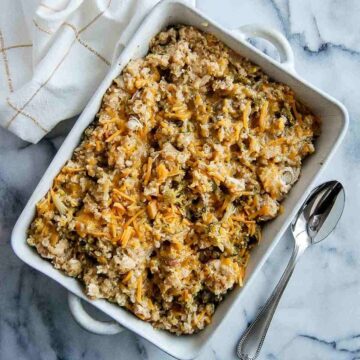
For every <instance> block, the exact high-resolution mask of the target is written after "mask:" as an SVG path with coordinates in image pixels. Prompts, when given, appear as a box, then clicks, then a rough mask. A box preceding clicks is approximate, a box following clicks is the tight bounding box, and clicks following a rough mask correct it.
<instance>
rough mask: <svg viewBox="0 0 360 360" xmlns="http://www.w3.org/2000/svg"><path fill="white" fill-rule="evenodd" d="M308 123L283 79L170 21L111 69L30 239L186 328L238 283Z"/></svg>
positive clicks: (119, 298) (94, 288)
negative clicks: (112, 75)
mask: <svg viewBox="0 0 360 360" xmlns="http://www.w3.org/2000/svg"><path fill="white" fill-rule="evenodd" d="M318 133H319V121H318V119H317V118H316V117H315V116H314V115H313V114H312V113H311V112H310V110H309V109H308V108H307V107H305V106H304V105H303V104H301V103H300V102H299V101H297V100H296V98H295V94H294V92H293V91H292V90H291V89H290V88H289V87H288V86H286V85H284V84H281V83H278V82H276V81H274V80H272V79H270V78H269V77H268V76H267V75H266V74H265V73H264V72H263V71H262V70H261V69H260V68H259V67H258V66H257V65H255V64H253V63H251V62H250V61H248V60H247V59H245V58H243V57H241V56H240V55H238V54H235V53H234V52H233V51H232V50H231V49H229V48H228V47H227V46H225V45H224V44H223V43H221V42H220V41H219V40H217V39H216V38H215V37H214V36H213V35H210V34H208V33H205V32H201V31H199V30H197V29H195V28H193V27H189V26H175V27H170V28H169V29H167V30H165V31H163V32H161V33H159V34H158V35H157V36H156V37H155V38H154V39H153V40H152V41H151V43H150V50H149V53H148V54H147V55H146V56H145V57H144V58H141V59H135V60H132V61H130V63H129V64H128V65H127V66H126V67H125V69H124V70H123V71H122V74H120V75H119V76H118V77H117V78H116V79H114V82H113V84H112V85H111V86H110V88H109V89H108V90H107V92H106V94H105V95H104V97H103V101H102V104H101V107H100V110H99V113H98V115H97V117H96V119H95V120H94V122H93V123H92V124H90V126H89V127H88V128H87V129H86V130H85V132H84V136H83V139H82V141H81V142H80V144H79V145H78V147H77V148H76V149H75V151H74V154H73V156H72V158H71V160H69V161H68V162H67V163H66V164H65V166H64V167H63V168H62V169H61V171H60V172H59V174H58V175H57V176H56V178H55V179H54V182H53V185H52V187H51V189H50V191H49V192H48V194H47V195H45V196H44V198H43V199H42V200H40V201H39V203H38V204H37V206H36V215H35V218H34V220H33V222H32V224H31V226H30V228H29V233H28V243H29V244H30V245H31V246H34V247H35V248H36V250H37V251H38V252H39V254H40V255H41V256H42V257H44V258H46V259H48V260H49V261H51V263H52V264H53V265H54V266H55V267H56V268H57V269H60V270H62V271H63V272H64V273H66V274H67V275H69V276H73V277H76V278H77V279H79V281H81V282H82V283H83V284H84V291H85V292H86V294H87V295H88V296H89V297H90V298H93V299H96V298H103V299H107V300H109V301H111V302H113V303H116V304H118V305H119V306H122V307H124V308H126V309H128V310H129V311H130V312H132V313H133V314H134V315H135V316H137V317H138V318H139V319H142V320H144V321H148V322H150V323H151V324H152V325H153V326H154V327H156V328H160V329H165V330H168V331H170V332H173V333H176V334H192V333H195V332H197V331H200V330H201V329H203V328H204V327H205V326H207V325H208V324H209V323H210V322H211V318H212V315H213V313H214V311H215V309H216V306H217V305H218V304H219V302H220V301H221V300H222V299H223V298H224V296H226V294H227V293H228V292H229V291H231V289H232V288H234V287H235V286H243V283H244V279H246V276H245V272H246V267H247V264H248V262H249V258H250V252H251V249H252V248H253V247H254V246H256V244H257V243H258V242H259V241H260V240H261V229H262V223H263V222H265V221H268V220H271V219H273V218H275V217H276V216H278V215H279V214H280V213H281V212H282V211H283V208H282V205H281V201H282V199H283V198H284V197H285V196H286V194H287V193H288V192H289V191H290V189H291V187H292V185H293V184H294V183H295V182H296V181H297V179H298V177H299V176H300V169H301V165H302V161H303V159H304V158H305V157H306V156H308V155H310V154H311V153H313V152H314V151H315V148H314V144H313V140H314V137H315V136H316V135H317V134H318Z"/></svg>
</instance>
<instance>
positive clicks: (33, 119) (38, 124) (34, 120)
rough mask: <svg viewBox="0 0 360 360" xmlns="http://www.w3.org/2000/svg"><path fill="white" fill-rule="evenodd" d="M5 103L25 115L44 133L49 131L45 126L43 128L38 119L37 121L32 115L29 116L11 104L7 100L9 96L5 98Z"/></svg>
mask: <svg viewBox="0 0 360 360" xmlns="http://www.w3.org/2000/svg"><path fill="white" fill-rule="evenodd" d="M6 102H7V104H8V105H9V106H10V107H11V108H12V109H14V110H15V111H18V112H19V113H21V115H24V116H25V117H27V118H29V119H30V120H32V121H33V122H34V123H35V124H36V125H37V126H38V127H39V128H40V129H41V130H42V131H44V132H45V133H47V132H49V130H47V129H46V128H44V127H43V126H42V125H41V124H40V122H39V121H37V120H36V119H35V118H34V117H33V116H31V115H30V114H28V113H26V112H24V111H21V110H20V109H19V108H18V107H17V106H15V105H14V104H12V103H11V102H10V100H9V98H7V99H6Z"/></svg>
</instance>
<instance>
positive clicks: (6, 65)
mask: <svg viewBox="0 0 360 360" xmlns="http://www.w3.org/2000/svg"><path fill="white" fill-rule="evenodd" d="M0 47H1V49H2V51H1V53H2V57H3V61H4V68H5V74H6V78H7V83H8V87H9V90H10V92H13V91H14V88H13V85H12V81H11V76H10V69H9V62H8V57H7V54H6V50H5V42H4V37H3V35H2V32H1V30H0Z"/></svg>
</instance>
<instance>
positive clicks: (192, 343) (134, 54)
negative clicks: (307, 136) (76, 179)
mask: <svg viewBox="0 0 360 360" xmlns="http://www.w3.org/2000/svg"><path fill="white" fill-rule="evenodd" d="M178 23H182V24H187V25H193V26H195V27H198V28H201V29H202V30H204V31H207V32H211V33H213V34H214V35H215V36H216V37H217V38H218V39H219V40H221V41H223V42H224V43H225V44H226V45H228V46H229V47H230V48H232V49H233V50H234V51H236V52H238V53H239V54H241V55H243V56H245V57H248V58H249V59H250V60H251V61H253V62H255V63H257V64H258V65H259V66H261V67H262V69H263V70H264V71H265V72H266V73H267V74H269V75H270V77H272V78H273V79H275V80H278V81H280V82H283V83H285V84H287V85H289V86H290V87H291V88H293V89H294V90H295V92H296V94H297V97H298V98H299V99H300V101H302V102H304V103H305V104H306V105H307V106H309V107H310V108H311V109H312V110H313V112H315V114H317V115H318V116H319V117H320V118H321V119H323V124H322V135H321V137H320V138H319V139H318V140H317V144H316V147H317V151H316V153H315V154H314V155H313V156H311V157H310V158H309V159H307V161H306V162H305V163H304V165H303V170H302V176H301V178H300V180H299V181H298V183H297V184H296V185H295V186H294V188H293V190H292V191H291V193H290V194H289V196H288V197H287V199H286V200H285V202H284V206H285V212H284V214H282V215H281V216H279V217H278V218H276V219H275V220H274V221H272V222H271V223H269V224H267V225H266V226H265V228H264V231H263V240H262V241H261V243H260V244H259V245H258V246H257V247H256V249H255V250H254V251H253V252H252V256H251V260H250V263H249V266H248V271H247V276H246V278H245V286H244V287H243V288H236V289H234V291H232V292H231V293H230V294H229V295H228V296H227V297H226V298H225V300H224V301H223V302H222V303H221V304H220V306H219V307H218V309H217V311H216V312H215V315H214V318H213V323H212V324H211V325H210V326H208V327H207V328H206V329H205V330H204V331H202V332H200V333H198V334H196V335H192V336H180V337H176V336H174V335H171V334H169V333H166V332H163V331H158V330H155V329H153V328H152V327H151V325H149V324H147V323H145V322H143V321H141V320H138V319H136V318H135V317H133V316H132V315H131V314H129V313H128V312H126V311H125V310H123V309H121V308H119V307H118V306H116V305H113V304H110V303H108V302H106V301H104V300H97V301H91V303H92V304H93V305H95V306H96V307H98V308H99V309H101V310H102V311H104V312H105V313H107V314H108V315H110V316H111V317H112V318H114V319H115V320H116V321H118V322H119V323H120V324H121V325H123V326H124V327H126V328H128V329H130V330H132V331H134V332H136V333H137V334H139V335H141V336H143V337H144V338H146V339H148V340H149V341H151V342H152V343H154V344H155V345H157V346H158V347H159V348H161V349H162V350H164V351H166V352H167V353H169V354H171V355H173V356H175V357H177V358H181V359H191V358H193V357H195V356H196V355H197V354H198V353H199V351H200V350H201V348H202V347H203V346H204V345H205V344H206V343H207V341H209V339H210V337H211V335H213V334H214V332H215V330H216V329H217V327H218V326H219V324H220V323H221V322H222V321H223V320H224V318H226V314H227V313H228V312H229V310H230V308H231V307H232V306H235V305H236V304H237V303H239V302H240V301H241V300H240V299H241V295H242V294H243V291H245V289H246V288H247V287H248V286H249V284H250V283H251V281H252V280H253V279H254V277H255V275H256V272H257V271H258V270H259V269H260V267H261V265H262V264H263V263H264V261H265V260H266V258H267V257H268V256H269V254H270V252H271V250H272V248H273V247H274V246H275V244H276V243H277V241H278V240H279V239H280V237H281V236H282V234H283V233H284V231H285V229H286V228H287V226H288V225H289V223H290V222H291V220H292V217H293V215H294V213H295V212H296V211H297V209H298V207H299V206H300V204H301V201H302V199H303V198H304V197H305V196H306V195H307V193H308V192H309V191H310V188H311V185H312V183H313V182H314V181H315V178H316V176H317V175H318V174H319V173H320V171H321V170H322V168H323V167H324V165H325V164H326V163H327V162H328V160H329V158H330V156H331V155H332V154H333V153H334V151H335V149H336V147H337V146H338V144H339V143H340V141H341V139H342V137H343V135H344V133H345V130H346V127H347V123H348V116H347V112H346V110H345V109H344V107H343V106H342V105H341V104H340V103H338V102H337V101H336V100H334V99H332V98H331V97H329V96H327V95H325V94H324V93H323V92H321V91H320V90H317V89H315V88H314V87H312V86H310V85H308V84H307V83H306V82H305V81H303V80H301V79H300V78H299V77H298V76H297V75H296V74H295V73H294V71H293V70H292V69H291V67H289V64H285V66H284V65H281V64H279V63H277V62H275V61H274V60H271V59H269V58H268V57H266V56H265V55H263V54H262V53H261V52H259V51H257V50H256V49H254V48H252V47H251V46H250V45H248V43H247V42H246V40H245V38H244V36H243V35H241V34H240V36H239V35H236V34H235V33H234V32H231V31H228V30H226V29H224V28H222V27H221V26H220V25H218V24H216V23H215V22H213V21H211V20H210V19H208V18H207V17H205V16H204V15H202V14H201V13H200V12H199V11H197V10H195V9H193V8H191V7H189V6H187V5H184V4H183V3H181V2H177V1H164V2H162V3H160V4H159V5H158V6H156V7H155V8H154V9H153V11H152V12H151V13H150V14H149V15H148V17H147V18H146V19H145V21H144V22H143V23H142V25H141V26H140V27H139V29H138V30H137V32H136V33H135V35H134V36H133V38H132V39H131V40H130V42H129V43H128V44H127V46H126V47H125V49H124V51H123V52H122V54H121V55H120V57H119V59H118V61H117V64H116V65H115V66H113V68H112V69H111V71H110V72H109V74H108V75H107V76H106V78H105V79H104V81H103V82H102V84H101V85H100V87H99V89H98V90H97V91H96V93H95V95H94V96H93V98H92V99H91V101H90V102H89V104H88V105H87V107H86V108H85V110H84V111H83V113H82V115H81V116H80V117H79V119H78V121H77V123H76V124H75V126H74V128H73V129H72V130H71V132H70V133H69V135H68V137H67V138H66V140H65V141H64V144H63V145H62V147H61V148H60V150H59V152H58V153H57V155H56V156H55V158H54V160H53V161H52V163H51V164H50V166H49V168H48V170H47V171H46V173H45V174H44V176H43V178H42V180H41V181H40V183H39V185H38V186H37V188H36V189H35V191H34V193H33V195H32V196H31V198H30V200H29V202H28V204H27V205H26V207H25V209H24V211H23V213H22V214H21V216H20V218H19V220H18V222H17V224H16V226H15V228H14V231H13V234H12V246H13V249H14V251H15V253H16V254H17V255H18V256H19V257H20V258H21V259H22V260H23V261H24V262H26V263H27V264H29V265H30V266H32V267H34V268H36V269H37V270H39V271H41V272H43V273H45V274H46V275H48V276H49V277H51V278H53V279H54V280H56V281H57V282H59V283H60V284H62V285H63V286H64V287H66V288H67V289H68V290H69V291H71V292H72V293H74V294H76V295H77V296H79V297H81V298H84V299H85V300H87V301H89V299H87V298H86V297H85V296H84V293H83V291H82V289H81V287H80V285H79V284H78V282H77V281H76V280H75V279H72V278H69V277H67V276H65V275H64V274H62V273H61V272H59V271H58V270H56V269H54V268H53V267H52V266H51V264H50V263H48V262H47V261H46V260H43V259H41V258H40V257H39V256H38V255H37V254H36V253H35V252H34V251H33V250H32V249H31V248H30V247H29V246H28V245H27V243H26V238H27V228H28V226H29V224H30V222H31V220H32V219H33V216H34V213H35V204H36V203H37V202H38V201H39V200H40V199H41V198H42V197H43V196H44V194H45V193H46V192H47V191H48V190H49V188H50V186H51V183H52V180H53V178H54V177H55V176H56V174H57V173H58V172H59V170H60V169H61V167H62V166H63V165H64V163H65V162H66V161H67V160H68V159H69V158H70V157H71V155H72V152H73V150H74V148H75V147H76V146H77V145H78V143H79V140H80V138H81V135H82V133H83V131H84V129H85V128H86V127H87V126H88V125H89V123H90V122H92V121H93V119H94V117H95V115H96V113H97V111H98V109H99V106H100V103H101V99H102V96H103V94H104V92H105V91H106V89H107V88H108V87H109V86H110V84H111V82H112V80H113V78H115V77H116V76H117V75H118V74H119V73H120V72H121V71H122V69H123V67H124V66H125V65H126V64H127V63H128V62H129V60H131V59H135V58H138V57H142V56H144V55H145V54H146V53H147V50H148V44H149V41H150V39H151V38H152V37H153V36H155V35H156V34H157V33H158V32H160V31H161V30H162V29H163V28H164V27H166V26H168V25H171V24H178ZM205 23H206V27H205V26H204V24H205ZM255 35H256V33H255ZM259 35H264V34H259Z"/></svg>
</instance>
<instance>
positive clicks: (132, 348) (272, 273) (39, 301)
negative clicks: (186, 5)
mask: <svg viewBox="0 0 360 360" xmlns="http://www.w3.org/2000/svg"><path fill="white" fill-rule="evenodd" d="M198 6H199V7H200V8H201V9H202V10H203V11H204V12H206V13H207V14H208V15H210V16H212V17H214V18H215V19H217V20H218V21H219V22H221V23H222V24H224V25H226V26H228V27H229V28H236V27H237V26H239V25H242V24H245V23H253V22H255V23H260V24H263V25H268V26H271V27H273V28H276V29H278V30H280V31H281V32H282V33H283V34H284V35H285V36H286V37H287V38H288V40H289V41H290V43H291V45H292V48H293V49H294V52H295V57H296V69H297V71H298V73H299V74H301V76H303V77H304V78H305V79H307V80H308V81H309V82H311V83H312V84H314V85H316V86H318V87H319V88H321V89H323V90H324V91H326V92H328V93H330V94H331V95H333V96H334V97H336V98H337V99H339V100H340V101H342V102H343V103H344V104H345V106H346V107H347V108H348V110H349V112H350V117H351V122H350V128H349V132H348V134H347V136H346V139H345V141H344V143H343V145H342V146H341V148H340V149H339V151H338V152H337V154H336V156H335V157H334V158H333V161H332V163H331V165H330V166H329V167H328V168H327V169H326V171H325V172H324V174H323V176H322V179H321V180H327V179H338V180H340V181H341V182H342V183H343V184H344V185H345V188H346V190H347V206H346V208H345V212H344V215H343V218H342V220H341V222H340V224H339V226H338V227H337V229H336V230H335V232H334V233H333V234H332V235H331V238H329V240H327V241H326V242H324V243H322V244H319V245H318V246H316V247H314V248H312V249H311V250H310V251H309V253H308V254H307V256H305V257H304V258H303V259H302V260H301V262H300V263H299V266H298V268H297V270H296V272H295V274H294V277H293V280H292V282H291V283H290V284H289V286H288V289H287V291H286V293H285V295H284V297H283V299H282V301H281V303H280V306H279V311H278V313H277V314H276V316H275V318H274V320H273V323H272V326H271V328H270V331H269V334H268V337H267V340H266V343H265V345H264V348H263V352H262V356H261V359H266V360H289V359H291V360H356V359H360V321H359V320H360V305H359V296H360V281H359V273H360V246H359V237H358V228H357V226H358V224H359V222H360V221H359V210H360V208H359V204H360V106H359V100H358V99H360V86H359V83H360V21H359V19H360V2H359V1H358V0H242V1H239V0H222V1H221V2H219V1H218V0H198ZM263 45H264V44H263V43H260V46H263ZM266 50H267V51H268V52H269V53H270V54H273V49H271V48H269V47H268V46H266ZM325 120H326V119H325ZM71 124H72V122H71V121H68V122H66V123H64V124H61V125H60V126H59V127H58V128H57V129H55V130H54V131H53V132H52V133H51V134H50V135H49V136H47V137H46V139H44V140H42V141H41V142H40V143H39V144H37V145H30V144H28V143H25V142H23V141H21V140H19V139H18V138H16V137H15V136H13V135H11V134H10V133H9V132H7V131H6V130H3V129H0V291H1V296H0V359H1V360H13V359H18V360H23V359H26V360H28V359H31V360H32V359H34V360H38V359H39V360H42V359H46V360H53V359H54V360H55V359H59V360H60V359H63V360H73V359H86V360H96V359H101V360H110V359H111V360H114V359H119V360H130V359H131V360H146V359H150V360H151V359H154V360H165V359H167V360H170V359H172V358H171V357H170V356H168V355H166V354H164V353H163V352H161V351H160V350H158V349H157V348H155V347H154V346H152V345H151V344H149V343H148V342H146V341H144V340H142V339H141V338H139V337H137V336H135V335H134V334H132V333H130V332H125V333H123V334H120V335H115V336H107V337H105V336H96V335H92V334H89V333H87V332H85V331H84V330H82V329H81V328H80V327H79V326H78V325H76V323H75V322H74V321H73V320H72V318H71V315H70V313H69V310H68V308H67V302H66V291H65V290H64V289H62V288H61V287H60V286H59V285H57V284H55V282H54V281H52V280H50V279H48V278H47V277H45V276H43V275H41V274H39V273H37V272H36V271H34V270H32V269H31V268H29V267H28V266H27V265H25V264H23V263H21V262H20V260H18V259H17V258H16V256H15V255H14V254H13V252H12V250H11V247H10V232H11V229H12V226H13V225H14V222H15V220H16V218H17V216H18V215H19V213H20V212H21V209H22V207H23V206H24V204H25V203H26V201H27V199H28V198H29V196H30V194H31V192H32V191H33V189H34V187H35V186H36V184H37V182H38V180H39V179H40V177H41V176H42V174H43V172H44V171H45V169H46V167H47V166H48V164H49V162H50V161H51V159H52V157H53V156H54V155H55V153H56V150H57V148H58V147H59V145H60V144H61V142H62V140H63V139H64V136H65V135H66V133H67V132H68V130H69V128H70V127H71ZM290 244H291V241H290V234H289V232H288V233H287V234H286V235H285V236H284V238H283V239H282V241H281V242H280V243H279V245H278V246H277V248H276V249H275V251H274V252H273V254H272V255H271V257H270V259H269V260H268V261H267V263H266V264H265V265H264V267H263V268H262V271H261V273H260V274H259V276H258V278H257V279H256V281H255V282H254V283H253V285H252V286H251V288H249V289H248V291H247V293H246V294H245V299H244V303H243V304H242V306H241V307H239V308H237V309H233V311H232V312H231V314H230V316H228V317H227V319H226V320H225V321H224V323H223V324H222V325H221V328H220V329H219V331H218V332H217V334H216V335H215V337H214V338H213V340H212V342H211V344H210V347H209V348H207V349H206V350H205V351H204V352H203V353H202V354H201V355H200V356H199V358H198V359H199V360H215V359H216V360H228V359H236V357H235V345H236V343H237V340H238V339H239V337H240V335H241V333H242V332H243V331H244V329H245V327H246V326H247V324H248V323H249V322H250V321H251V319H252V318H253V316H254V315H255V314H256V313H257V310H258V308H259V306H260V305H261V304H262V302H263V299H264V298H265V296H266V295H267V294H269V293H270V291H271V289H272V286H273V284H274V282H275V280H276V279H278V277H279V276H280V273H281V271H282V269H283V267H284V266H285V263H286V260H287V257H288V256H289V254H290ZM99 316H101V315H99Z"/></svg>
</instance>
